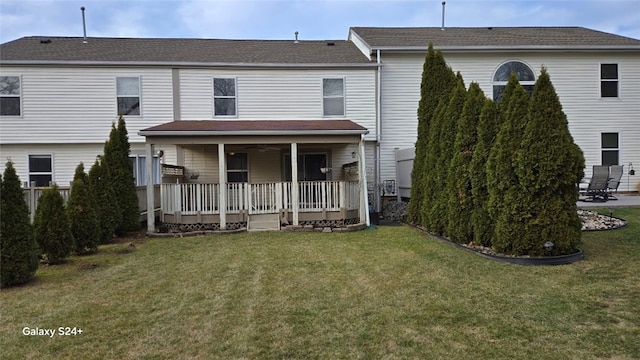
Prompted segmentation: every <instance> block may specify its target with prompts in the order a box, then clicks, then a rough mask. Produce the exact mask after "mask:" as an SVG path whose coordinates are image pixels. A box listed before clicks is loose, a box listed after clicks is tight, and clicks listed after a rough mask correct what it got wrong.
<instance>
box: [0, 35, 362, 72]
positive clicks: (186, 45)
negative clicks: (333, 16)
mask: <svg viewBox="0 0 640 360" xmlns="http://www.w3.org/2000/svg"><path fill="white" fill-rule="evenodd" d="M49 40H50V42H49ZM88 40H89V41H88V43H87V44H83V41H82V38H81V37H42V36H33V37H24V38H20V39H17V40H14V41H11V42H8V43H5V44H2V45H1V46H0V61H3V62H7V61H9V62H20V61H28V62H139V63H156V64H158V63H166V64H170V63H173V64H176V63H185V64H188V63H193V64H215V63H219V64H227V63H229V64H256V65H260V64H285V65H288V64H317V65H328V64H367V63H370V61H369V59H367V57H366V56H365V55H364V54H362V52H360V51H359V50H358V48H356V46H355V45H354V44H353V43H351V42H350V41H345V40H328V41H300V42H298V43H295V42H294V41H293V40H290V41H289V40H219V39H160V38H158V39H154V38H89V39H88Z"/></svg>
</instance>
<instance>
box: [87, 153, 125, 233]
mask: <svg viewBox="0 0 640 360" xmlns="http://www.w3.org/2000/svg"><path fill="white" fill-rule="evenodd" d="M89 189H90V192H91V194H92V195H93V199H94V201H95V204H96V207H95V209H96V216H97V218H98V226H99V231H98V239H99V241H100V243H101V244H106V243H108V242H109V241H111V240H112V239H113V235H114V234H115V229H116V226H117V224H118V223H119V221H120V220H119V219H120V217H121V216H122V214H120V212H119V211H118V203H117V202H116V196H115V194H114V192H113V187H111V186H109V185H108V183H107V177H106V176H105V168H104V166H102V165H101V164H100V162H99V161H96V162H95V163H94V164H93V166H91V169H90V170H89Z"/></svg>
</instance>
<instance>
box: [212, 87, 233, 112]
mask: <svg viewBox="0 0 640 360" xmlns="http://www.w3.org/2000/svg"><path fill="white" fill-rule="evenodd" d="M237 100H238V98H237V97H236V79H235V78H214V79H213V115H214V116H236V115H237V110H236V108H237V104H238V102H237Z"/></svg>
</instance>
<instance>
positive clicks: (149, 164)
mask: <svg viewBox="0 0 640 360" xmlns="http://www.w3.org/2000/svg"><path fill="white" fill-rule="evenodd" d="M145 151H146V157H147V161H146V163H145V167H146V172H147V231H148V232H151V233H152V232H155V231H156V207H155V201H154V198H153V144H150V143H146V144H145Z"/></svg>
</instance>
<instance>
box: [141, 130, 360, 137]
mask: <svg viewBox="0 0 640 360" xmlns="http://www.w3.org/2000/svg"><path fill="white" fill-rule="evenodd" d="M368 133H369V130H281V131H274V130H234V131H220V130H140V131H138V135H140V136H252V135H260V136H265V135H270V136H278V135H287V136H290V135H366V134H368Z"/></svg>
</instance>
